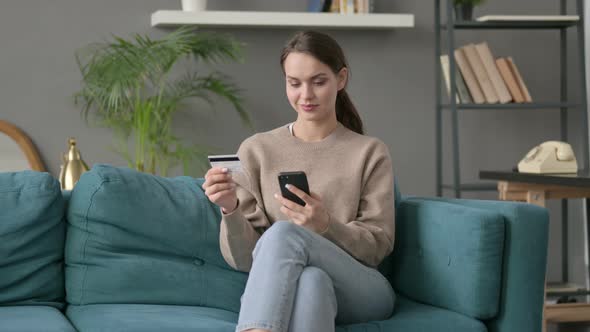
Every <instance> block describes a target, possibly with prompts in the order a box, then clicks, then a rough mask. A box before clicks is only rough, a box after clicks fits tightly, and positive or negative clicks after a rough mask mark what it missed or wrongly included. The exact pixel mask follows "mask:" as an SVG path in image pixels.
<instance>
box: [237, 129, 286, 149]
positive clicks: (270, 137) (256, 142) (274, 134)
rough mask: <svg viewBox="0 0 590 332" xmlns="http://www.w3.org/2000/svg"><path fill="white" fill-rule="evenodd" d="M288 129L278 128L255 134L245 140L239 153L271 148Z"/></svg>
mask: <svg viewBox="0 0 590 332" xmlns="http://www.w3.org/2000/svg"><path fill="white" fill-rule="evenodd" d="M288 130H289V129H288V128H287V127H286V126H280V127H278V128H275V129H271V130H268V131H264V132H259V133H256V134H254V135H252V136H250V137H248V138H246V139H245V140H244V141H243V142H242V144H241V145H240V149H239V151H244V152H245V151H252V150H259V149H264V148H266V147H268V146H273V145H275V144H273V143H276V140H277V138H279V137H280V136H281V135H282V134H283V133H282V131H288Z"/></svg>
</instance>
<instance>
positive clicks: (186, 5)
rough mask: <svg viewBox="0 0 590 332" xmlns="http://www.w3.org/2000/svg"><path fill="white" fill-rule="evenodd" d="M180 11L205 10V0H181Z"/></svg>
mask: <svg viewBox="0 0 590 332" xmlns="http://www.w3.org/2000/svg"><path fill="white" fill-rule="evenodd" d="M182 10H183V11H185V12H200V11H204V10H207V0H182Z"/></svg>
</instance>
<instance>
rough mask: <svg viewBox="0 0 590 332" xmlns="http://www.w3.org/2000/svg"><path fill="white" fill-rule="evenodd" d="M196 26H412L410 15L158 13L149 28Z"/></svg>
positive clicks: (242, 12) (361, 27)
mask: <svg viewBox="0 0 590 332" xmlns="http://www.w3.org/2000/svg"><path fill="white" fill-rule="evenodd" d="M180 25H198V26H209V27H211V26H213V27H259V28H262V27H273V28H291V27H294V28H301V27H310V28H312V27H313V28H337V29H393V28H411V27H413V26H414V15H413V14H373V13H372V14H351V15H345V14H333V13H305V12H254V11H209V10H207V11H202V12H184V11H180V10H158V11H156V12H154V13H153V14H152V26H153V27H173V26H180Z"/></svg>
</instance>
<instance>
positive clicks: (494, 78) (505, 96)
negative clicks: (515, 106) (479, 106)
mask: <svg viewBox="0 0 590 332" xmlns="http://www.w3.org/2000/svg"><path fill="white" fill-rule="evenodd" d="M475 50H476V51H477V54H478V55H479V58H480V59H481V63H482V64H483V67H484V68H485V71H486V73H487V74H488V77H489V79H490V82H491V83H492V86H493V87H494V90H495V91H496V93H497V95H498V101H499V102H500V103H501V104H506V103H509V102H511V101H512V96H511V95H510V92H509V91H508V88H506V84H505V83H504V80H503V79H502V76H500V72H499V71H498V67H497V66H496V61H495V60H494V56H493V55H492V51H491V50H490V47H489V46H488V43H486V42H483V43H479V44H476V45H475Z"/></svg>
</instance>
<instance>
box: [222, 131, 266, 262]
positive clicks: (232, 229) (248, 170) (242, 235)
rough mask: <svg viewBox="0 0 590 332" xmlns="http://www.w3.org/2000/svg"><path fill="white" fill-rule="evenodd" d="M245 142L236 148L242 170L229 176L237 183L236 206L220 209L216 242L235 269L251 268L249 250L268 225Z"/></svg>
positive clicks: (254, 169)
mask: <svg viewBox="0 0 590 332" xmlns="http://www.w3.org/2000/svg"><path fill="white" fill-rule="evenodd" d="M250 153H251V152H250V151H249V149H248V144H247V141H245V142H244V143H243V144H242V145H241V146H240V149H239V150H238V156H239V158H240V161H241V164H242V169H243V171H242V172H240V173H236V174H234V175H233V176H234V177H233V179H234V181H235V182H236V184H237V187H236V194H237V196H238V206H237V207H236V209H235V210H234V211H232V212H231V213H228V214H226V213H223V211H222V212H221V216H222V217H221V225H220V232H219V245H220V248H221V253H222V255H223V258H224V259H225V261H226V262H227V263H228V264H229V265H230V266H232V267H233V268H235V269H236V270H239V271H243V272H248V271H250V268H251V267H252V251H253V250H254V247H255V246H256V242H257V241H258V239H259V238H260V235H261V234H262V233H263V232H264V230H265V229H266V228H268V227H269V226H270V223H269V221H268V218H267V216H266V213H265V212H264V209H263V208H262V206H261V203H262V200H261V194H260V185H259V183H260V179H259V174H260V172H257V169H258V168H257V167H256V165H255V164H254V163H253V161H255V158H253V157H251V156H250Z"/></svg>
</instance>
